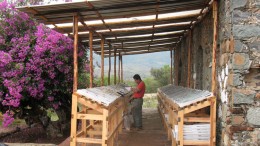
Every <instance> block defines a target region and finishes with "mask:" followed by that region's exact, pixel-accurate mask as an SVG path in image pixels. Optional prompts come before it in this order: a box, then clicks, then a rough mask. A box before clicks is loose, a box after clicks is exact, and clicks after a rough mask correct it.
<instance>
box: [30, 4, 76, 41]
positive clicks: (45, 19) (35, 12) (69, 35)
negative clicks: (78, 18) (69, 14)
mask: <svg viewBox="0 0 260 146" xmlns="http://www.w3.org/2000/svg"><path fill="white" fill-rule="evenodd" d="M26 9H28V10H30V11H31V12H33V13H34V15H37V14H39V12H38V11H37V10H35V9H34V8H32V7H26ZM40 17H41V18H42V19H43V20H44V21H45V22H47V21H48V19H47V18H46V17H45V16H40ZM70 21H71V20H70ZM52 25H53V26H54V27H55V29H56V30H57V31H58V32H60V33H63V34H64V33H66V32H64V30H63V29H61V28H59V27H58V26H57V25H56V24H55V23H52ZM67 34H68V37H70V38H72V37H73V36H72V35H71V34H69V33H67Z"/></svg>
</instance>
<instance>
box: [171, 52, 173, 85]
mask: <svg viewBox="0 0 260 146" xmlns="http://www.w3.org/2000/svg"><path fill="white" fill-rule="evenodd" d="M170 51H171V84H173V77H172V75H173V74H172V73H173V69H172V64H173V54H172V52H173V50H170Z"/></svg>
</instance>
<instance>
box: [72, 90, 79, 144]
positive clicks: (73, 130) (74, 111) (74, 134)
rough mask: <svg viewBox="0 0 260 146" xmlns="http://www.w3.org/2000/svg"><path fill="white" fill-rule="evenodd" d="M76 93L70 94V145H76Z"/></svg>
mask: <svg viewBox="0 0 260 146" xmlns="http://www.w3.org/2000/svg"><path fill="white" fill-rule="evenodd" d="M77 99H78V97H77V95H75V94H72V107H71V128H70V129H71V132H70V145H71V146H76V145H77V144H76V140H77Z"/></svg>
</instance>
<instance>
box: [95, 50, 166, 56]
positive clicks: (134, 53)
mask: <svg viewBox="0 0 260 146" xmlns="http://www.w3.org/2000/svg"><path fill="white" fill-rule="evenodd" d="M169 50H170V49H168V48H166V49H159V50H149V51H148V50H143V51H137V52H126V53H124V52H122V53H121V54H120V55H122V56H125V55H138V54H146V53H156V52H164V51H169ZM97 54H98V55H100V54H99V53H97ZM117 56H119V53H117ZM107 57H109V55H107V54H105V58H107Z"/></svg>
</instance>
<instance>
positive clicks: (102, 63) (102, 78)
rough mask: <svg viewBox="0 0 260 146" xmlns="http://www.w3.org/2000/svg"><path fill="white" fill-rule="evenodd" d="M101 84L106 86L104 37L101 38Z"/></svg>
mask: <svg viewBox="0 0 260 146" xmlns="http://www.w3.org/2000/svg"><path fill="white" fill-rule="evenodd" d="M101 86H104V38H103V37H102V38H101Z"/></svg>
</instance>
